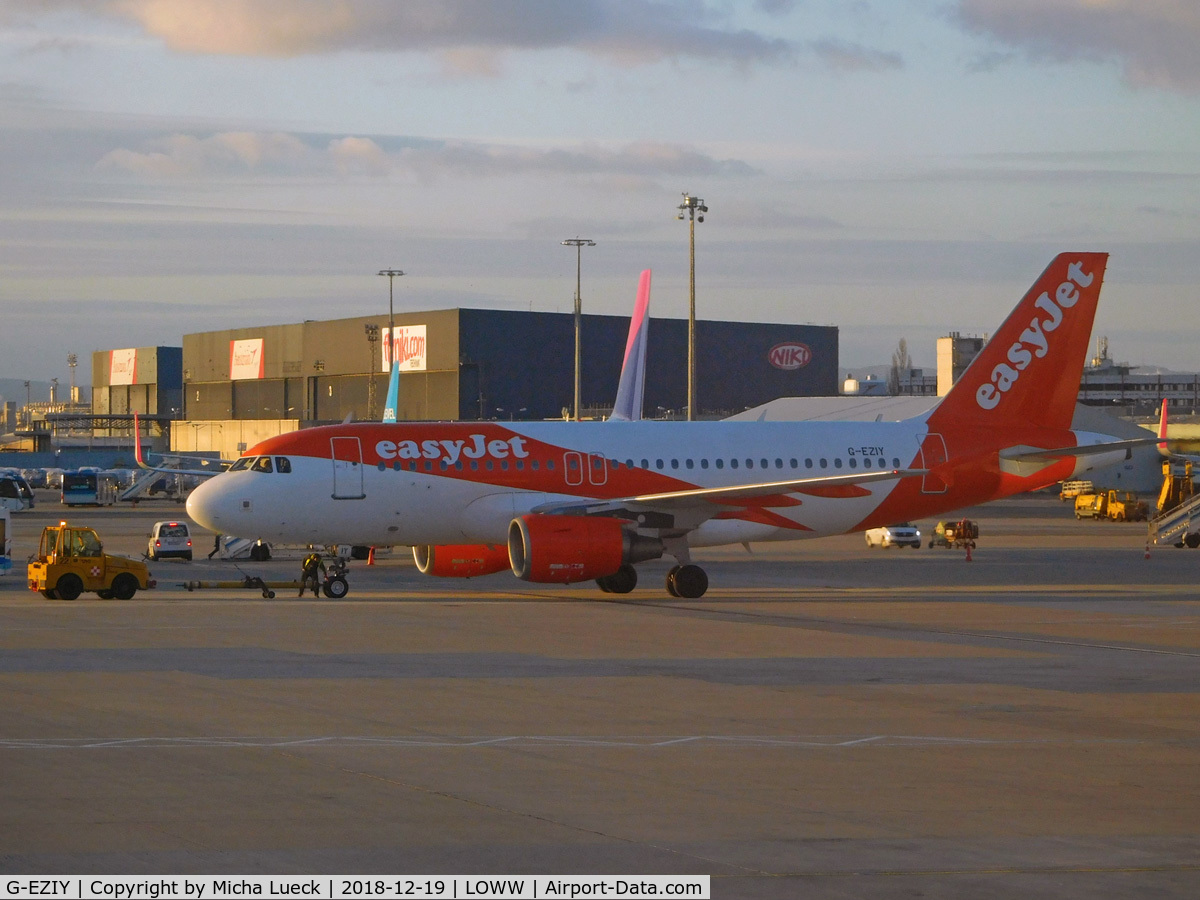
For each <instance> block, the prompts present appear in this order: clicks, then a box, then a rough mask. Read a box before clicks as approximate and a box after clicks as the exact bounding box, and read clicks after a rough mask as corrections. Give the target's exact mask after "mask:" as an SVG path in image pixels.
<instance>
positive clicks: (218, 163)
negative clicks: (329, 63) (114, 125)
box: [96, 131, 320, 178]
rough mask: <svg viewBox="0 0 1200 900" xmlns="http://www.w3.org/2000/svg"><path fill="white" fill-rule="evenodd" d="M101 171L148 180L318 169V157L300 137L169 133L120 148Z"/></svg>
mask: <svg viewBox="0 0 1200 900" xmlns="http://www.w3.org/2000/svg"><path fill="white" fill-rule="evenodd" d="M96 168H97V169H98V170H100V171H105V170H109V171H125V172H129V173H131V174H134V175H139V176H142V177H148V178H184V177H189V176H196V175H211V174H225V175H231V174H240V173H246V172H259V173H262V172H276V173H284V174H288V173H291V174H296V173H299V172H302V171H309V170H312V169H314V168H320V160H319V154H316V153H314V151H313V150H312V149H311V148H310V147H309V146H308V145H307V144H305V143H304V142H303V141H301V140H300V139H299V138H296V137H294V136H293V135H290V134H283V133H278V132H270V133H260V132H247V131H236V132H223V133H220V134H214V135H211V136H209V137H205V138H199V137H196V136H194V135H190V134H173V135H169V136H167V137H163V138H157V139H154V140H151V141H148V142H147V143H146V145H145V149H142V150H130V149H128V148H124V147H119V148H117V149H115V150H112V151H110V152H108V153H106V154H105V155H104V156H103V157H102V158H101V159H100V161H99V162H98V163H97V164H96Z"/></svg>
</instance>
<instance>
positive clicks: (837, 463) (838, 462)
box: [833, 456, 842, 469]
mask: <svg viewBox="0 0 1200 900" xmlns="http://www.w3.org/2000/svg"><path fill="white" fill-rule="evenodd" d="M833 467H834V468H835V469H840V468H841V467H842V458H841V457H840V456H839V457H838V458H837V459H835V460H834V461H833Z"/></svg>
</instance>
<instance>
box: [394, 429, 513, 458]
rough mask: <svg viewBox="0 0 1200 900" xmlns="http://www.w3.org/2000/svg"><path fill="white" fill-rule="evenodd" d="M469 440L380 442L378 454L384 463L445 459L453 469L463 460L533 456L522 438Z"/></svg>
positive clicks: (482, 437)
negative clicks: (389, 460)
mask: <svg viewBox="0 0 1200 900" xmlns="http://www.w3.org/2000/svg"><path fill="white" fill-rule="evenodd" d="M468 438H469V439H468V440H465V441H464V440H459V441H451V440H427V441H379V442H378V443H377V444H376V445H375V452H376V453H378V454H379V458H380V459H445V460H446V462H447V463H448V464H449V465H454V464H455V463H456V462H458V461H459V459H460V457H466V458H467V459H482V458H483V457H485V456H490V457H492V458H493V459H508V458H509V457H510V456H511V457H514V458H516V459H524V458H526V457H527V456H529V451H528V450H526V449H525V438H523V437H521V436H520V435H513V436H512V437H510V438H508V439H507V440H500V439H499V438H493V439H492V440H488V439H487V436H486V435H482V434H472V435H469V436H468Z"/></svg>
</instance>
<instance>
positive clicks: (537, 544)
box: [508, 514, 663, 584]
mask: <svg viewBox="0 0 1200 900" xmlns="http://www.w3.org/2000/svg"><path fill="white" fill-rule="evenodd" d="M662 555H663V544H662V541H661V540H659V539H658V538H654V537H646V536H645V535H640V534H638V533H637V532H635V531H631V530H629V529H627V528H624V527H622V524H621V520H620V519H612V518H607V517H597V516H565V515H563V516H553V515H537V514H531V515H528V516H522V517H521V518H519V519H513V521H512V523H511V524H510V525H509V526H508V557H509V561H510V562H511V563H512V570H513V574H514V575H516V576H517V577H518V578H521V579H523V580H525V581H536V582H549V583H556V584H572V583H574V582H578V581H588V580H589V579H592V578H603V577H605V576H607V575H612V574H613V573H615V572H616V571H617V570H618V569H620V568H621V566H623V565H628V564H631V563H636V562H643V561H645V560H647V559H658V558H659V557H660V556H662Z"/></svg>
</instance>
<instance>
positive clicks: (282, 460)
mask: <svg viewBox="0 0 1200 900" xmlns="http://www.w3.org/2000/svg"><path fill="white" fill-rule="evenodd" d="M275 471H276V472H283V473H284V474H285V475H287V474H290V473H291V471H292V461H291V460H290V459H288V458H287V457H286V456H277V457H275Z"/></svg>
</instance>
